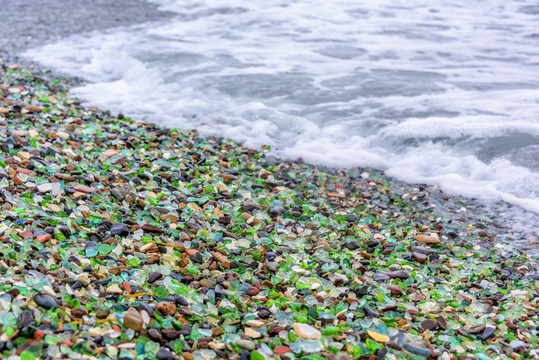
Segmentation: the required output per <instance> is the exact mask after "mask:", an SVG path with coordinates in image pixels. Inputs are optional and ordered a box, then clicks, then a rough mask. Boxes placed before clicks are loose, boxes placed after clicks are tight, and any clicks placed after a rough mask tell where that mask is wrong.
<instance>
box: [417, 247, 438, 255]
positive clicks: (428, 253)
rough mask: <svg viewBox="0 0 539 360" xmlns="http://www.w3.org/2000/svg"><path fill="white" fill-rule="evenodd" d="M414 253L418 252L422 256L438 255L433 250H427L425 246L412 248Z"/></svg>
mask: <svg viewBox="0 0 539 360" xmlns="http://www.w3.org/2000/svg"><path fill="white" fill-rule="evenodd" d="M412 251H414V252H418V253H420V254H425V255H431V254H436V250H433V249H431V248H426V247H423V246H412Z"/></svg>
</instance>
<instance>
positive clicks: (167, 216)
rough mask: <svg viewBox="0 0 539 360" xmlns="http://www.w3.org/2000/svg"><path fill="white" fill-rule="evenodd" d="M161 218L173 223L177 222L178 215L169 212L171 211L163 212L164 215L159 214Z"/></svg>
mask: <svg viewBox="0 0 539 360" xmlns="http://www.w3.org/2000/svg"><path fill="white" fill-rule="evenodd" d="M161 220H163V221H167V220H170V223H171V224H174V223H176V222H178V220H180V217H179V216H178V215H176V214H175V213H173V212H171V213H168V214H165V215H161Z"/></svg>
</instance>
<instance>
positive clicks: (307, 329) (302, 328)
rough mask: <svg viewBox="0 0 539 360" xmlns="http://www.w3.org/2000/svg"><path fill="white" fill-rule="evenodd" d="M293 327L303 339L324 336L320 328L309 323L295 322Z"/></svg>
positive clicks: (315, 338)
mask: <svg viewBox="0 0 539 360" xmlns="http://www.w3.org/2000/svg"><path fill="white" fill-rule="evenodd" d="M293 328H294V331H295V332H296V334H298V336H299V337H300V338H302V339H314V340H318V339H320V338H321V337H322V333H321V332H320V331H319V330H317V329H315V328H314V327H312V326H310V325H307V324H302V323H295V324H294V325H293Z"/></svg>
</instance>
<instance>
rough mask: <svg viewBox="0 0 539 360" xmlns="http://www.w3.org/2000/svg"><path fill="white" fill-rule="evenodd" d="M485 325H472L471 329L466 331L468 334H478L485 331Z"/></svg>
mask: <svg viewBox="0 0 539 360" xmlns="http://www.w3.org/2000/svg"><path fill="white" fill-rule="evenodd" d="M485 327H486V325H485V324H478V325H474V326H472V327H471V328H469V329H468V333H470V334H479V333H480V332H481V331H483V330H485Z"/></svg>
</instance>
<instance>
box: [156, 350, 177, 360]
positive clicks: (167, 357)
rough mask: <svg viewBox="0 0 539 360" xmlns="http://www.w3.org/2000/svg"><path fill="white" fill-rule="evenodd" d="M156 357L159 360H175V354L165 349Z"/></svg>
mask: <svg viewBox="0 0 539 360" xmlns="http://www.w3.org/2000/svg"><path fill="white" fill-rule="evenodd" d="M155 356H156V357H157V360H174V354H172V353H171V352H170V351H169V350H167V349H165V348H161V349H159V351H158V352H157V354H156V355H155Z"/></svg>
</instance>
